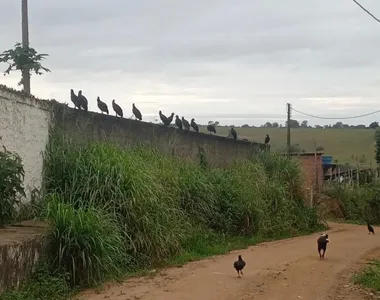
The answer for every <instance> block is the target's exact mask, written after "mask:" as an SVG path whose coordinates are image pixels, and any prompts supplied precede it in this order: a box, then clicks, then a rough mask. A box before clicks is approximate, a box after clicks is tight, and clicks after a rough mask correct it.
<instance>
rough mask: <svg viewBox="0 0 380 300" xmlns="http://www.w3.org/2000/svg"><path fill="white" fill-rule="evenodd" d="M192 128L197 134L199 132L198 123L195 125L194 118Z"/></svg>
mask: <svg viewBox="0 0 380 300" xmlns="http://www.w3.org/2000/svg"><path fill="white" fill-rule="evenodd" d="M191 127H193V128H194V130H195V131H196V132H199V127H198V125H197V123H195V121H194V118H193V119H191Z"/></svg>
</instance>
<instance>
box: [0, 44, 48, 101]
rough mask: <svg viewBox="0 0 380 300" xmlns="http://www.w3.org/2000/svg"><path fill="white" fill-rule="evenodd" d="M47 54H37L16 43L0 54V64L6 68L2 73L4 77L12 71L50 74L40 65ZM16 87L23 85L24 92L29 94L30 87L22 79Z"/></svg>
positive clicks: (32, 49) (29, 48) (31, 49)
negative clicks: (5, 64) (6, 66)
mask: <svg viewBox="0 0 380 300" xmlns="http://www.w3.org/2000/svg"><path fill="white" fill-rule="evenodd" d="M47 56H49V55H48V54H38V53H37V51H36V50H35V49H34V48H31V47H29V46H26V47H23V46H22V45H21V44H20V43H16V45H15V46H14V48H13V49H9V50H6V51H4V52H3V53H2V54H0V62H3V63H7V64H8V68H7V69H6V70H5V71H4V75H8V74H10V73H11V72H12V71H20V72H21V74H22V73H23V71H27V72H29V75H30V72H31V71H32V72H34V73H36V74H37V75H42V74H43V72H46V73H49V72H51V71H50V70H49V69H47V68H45V67H43V66H42V65H41V61H42V60H44V59H45V58H46V57H47ZM18 85H23V87H24V91H25V92H27V93H30V87H27V86H26V85H25V82H24V78H23V77H22V78H21V80H20V82H19V83H18Z"/></svg>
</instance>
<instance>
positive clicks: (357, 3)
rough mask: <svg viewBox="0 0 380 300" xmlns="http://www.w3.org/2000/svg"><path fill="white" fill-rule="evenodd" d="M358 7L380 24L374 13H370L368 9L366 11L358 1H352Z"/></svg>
mask: <svg viewBox="0 0 380 300" xmlns="http://www.w3.org/2000/svg"><path fill="white" fill-rule="evenodd" d="M352 1H354V2H355V3H356V5H358V6H359V7H360V8H361V9H362V10H364V11H365V12H366V13H367V14H369V15H370V16H371V17H372V18H374V19H375V20H376V21H377V22H379V23H380V19H378V18H376V17H375V16H374V15H373V14H372V13H370V12H369V11H368V10H367V9H365V8H364V7H363V6H362V5H361V4H360V3H359V2H358V1H356V0H352Z"/></svg>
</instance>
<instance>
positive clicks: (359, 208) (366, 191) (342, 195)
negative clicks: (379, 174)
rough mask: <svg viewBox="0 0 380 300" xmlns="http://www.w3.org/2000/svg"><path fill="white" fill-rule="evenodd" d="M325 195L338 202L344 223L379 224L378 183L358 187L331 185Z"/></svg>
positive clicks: (379, 200)
mask: <svg viewBox="0 0 380 300" xmlns="http://www.w3.org/2000/svg"><path fill="white" fill-rule="evenodd" d="M325 194H326V195H328V196H329V197H331V198H333V199H336V200H337V201H338V202H339V206H340V209H341V210H342V213H343V216H344V220H345V221H346V222H354V223H360V224H365V223H366V222H369V223H371V224H374V225H379V224H380V184H379V182H376V181H373V182H371V183H368V184H367V183H366V184H362V185H360V186H357V185H356V184H355V185H348V184H339V183H337V184H332V185H331V186H329V187H328V188H327V189H326V191H325Z"/></svg>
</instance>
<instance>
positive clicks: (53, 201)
mask: <svg viewBox="0 0 380 300" xmlns="http://www.w3.org/2000/svg"><path fill="white" fill-rule="evenodd" d="M203 159H207V157H206V158H203ZM44 178H45V189H46V192H47V196H46V197H45V204H46V205H45V209H44V216H45V217H46V218H47V220H49V222H50V223H51V225H52V232H51V234H50V236H49V238H50V242H51V245H52V253H50V254H51V257H52V258H55V259H53V260H52V261H51V263H52V265H53V269H58V270H64V271H67V272H68V273H69V274H70V276H69V278H70V280H69V281H70V284H71V285H80V286H86V285H91V284H96V283H99V282H101V281H104V280H106V279H108V278H109V279H112V278H114V279H117V278H119V276H120V275H121V274H123V273H126V272H134V271H136V270H139V269H143V268H148V267H152V266H155V265H157V264H162V263H165V264H167V263H168V262H170V261H173V259H174V261H176V262H181V261H186V260H192V259H195V258H198V257H202V256H207V255H210V254H219V253H223V252H225V251H229V250H231V249H234V248H236V247H241V246H246V245H247V244H249V243H253V242H258V241H261V240H263V239H265V238H278V237H283V236H290V235H296V234H301V233H306V232H311V231H315V230H317V229H319V228H321V224H320V222H319V220H318V217H317V214H316V212H315V210H314V209H311V208H308V207H306V206H305V205H304V203H303V199H302V196H301V177H300V170H299V167H298V165H297V162H296V161H295V160H291V159H288V158H286V157H283V156H277V155H274V154H264V153H263V154H260V155H258V156H257V157H254V158H252V159H250V160H240V161H237V162H236V163H235V164H234V165H232V166H231V167H230V168H227V169H213V168H209V167H207V166H206V165H203V166H200V165H199V164H196V163H192V162H187V161H182V160H179V159H177V158H173V157H167V156H164V155H162V154H160V153H159V152H157V151H155V150H152V149H148V148H142V147H135V148H124V147H119V146H116V145H111V144H106V143H100V142H93V143H90V144H86V145H79V144H76V143H74V142H72V141H71V140H69V139H67V138H65V137H62V136H59V135H55V136H52V137H51V139H50V144H49V146H48V149H47V153H46V157H45V171H44Z"/></svg>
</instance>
